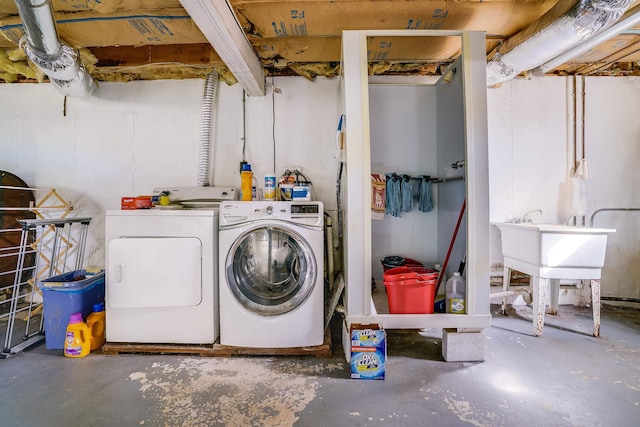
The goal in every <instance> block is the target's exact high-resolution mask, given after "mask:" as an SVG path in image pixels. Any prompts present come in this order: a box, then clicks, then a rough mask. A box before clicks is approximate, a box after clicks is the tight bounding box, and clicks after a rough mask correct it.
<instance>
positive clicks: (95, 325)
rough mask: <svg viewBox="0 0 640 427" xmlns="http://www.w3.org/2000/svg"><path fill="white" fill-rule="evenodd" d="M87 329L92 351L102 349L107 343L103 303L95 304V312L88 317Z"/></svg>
mask: <svg viewBox="0 0 640 427" xmlns="http://www.w3.org/2000/svg"><path fill="white" fill-rule="evenodd" d="M87 327H88V328H89V340H90V341H91V351H93V350H97V349H99V348H101V347H102V346H103V345H104V341H105V337H104V331H105V313H104V303H103V302H99V303H97V304H93V312H91V313H89V315H88V316H87Z"/></svg>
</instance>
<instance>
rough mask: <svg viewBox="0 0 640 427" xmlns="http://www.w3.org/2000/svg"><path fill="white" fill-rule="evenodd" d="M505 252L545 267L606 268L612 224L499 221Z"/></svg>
mask: <svg viewBox="0 0 640 427" xmlns="http://www.w3.org/2000/svg"><path fill="white" fill-rule="evenodd" d="M495 225H496V226H497V227H498V228H499V229H500V232H501V234H502V254H503V255H504V257H505V258H511V259H514V260H517V261H521V262H524V263H527V264H531V265H535V266H542V267H566V268H602V266H603V265H604V256H605V250H606V247H607V235H608V234H609V233H615V231H616V230H614V229H609V228H590V227H576V226H571V225H559V224H533V223H511V222H504V223H497V224H495Z"/></svg>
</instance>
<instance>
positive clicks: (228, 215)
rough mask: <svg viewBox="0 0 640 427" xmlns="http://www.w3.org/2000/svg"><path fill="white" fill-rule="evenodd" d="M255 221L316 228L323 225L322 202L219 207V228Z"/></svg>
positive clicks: (257, 202) (247, 203) (244, 204)
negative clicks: (283, 222) (286, 223)
mask: <svg viewBox="0 0 640 427" xmlns="http://www.w3.org/2000/svg"><path fill="white" fill-rule="evenodd" d="M256 221H287V222H292V223H294V224H301V225H308V226H318V227H322V226H323V224H324V210H323V205H322V202H317V201H314V202H304V201H293V202H274V201H251V202H238V201H234V202H223V203H222V204H221V205H220V228H223V227H225V226H230V225H238V224H243V223H248V222H256Z"/></svg>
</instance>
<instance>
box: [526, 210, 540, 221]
mask: <svg viewBox="0 0 640 427" xmlns="http://www.w3.org/2000/svg"><path fill="white" fill-rule="evenodd" d="M536 212H538V213H539V214H540V215H542V209H534V210H532V211H529V212H527V213H525V214H524V215H522V222H533V221H531V220H530V219H527V216H529V215H531V214H534V213H536Z"/></svg>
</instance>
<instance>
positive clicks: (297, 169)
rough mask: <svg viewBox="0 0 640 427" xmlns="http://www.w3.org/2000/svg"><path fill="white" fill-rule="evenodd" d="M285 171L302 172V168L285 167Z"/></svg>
mask: <svg viewBox="0 0 640 427" xmlns="http://www.w3.org/2000/svg"><path fill="white" fill-rule="evenodd" d="M284 169H285V170H288V171H291V172H293V171H298V172H302V166H285V167H284Z"/></svg>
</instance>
